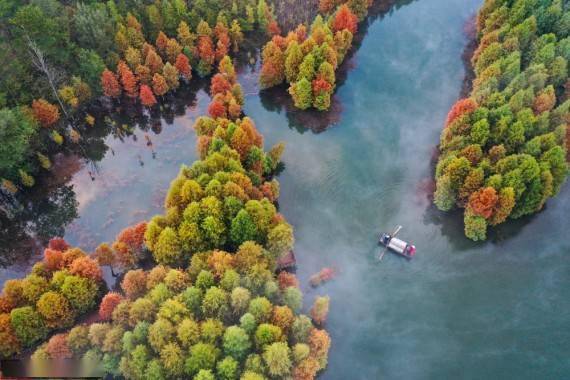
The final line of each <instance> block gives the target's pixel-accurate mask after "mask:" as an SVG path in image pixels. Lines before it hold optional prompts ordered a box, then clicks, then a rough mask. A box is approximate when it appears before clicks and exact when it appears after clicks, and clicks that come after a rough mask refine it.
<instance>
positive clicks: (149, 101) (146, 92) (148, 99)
mask: <svg viewBox="0 0 570 380" xmlns="http://www.w3.org/2000/svg"><path fill="white" fill-rule="evenodd" d="M139 97H140V100H141V103H142V105H143V106H146V107H152V106H154V105H155V104H156V98H155V97H154V94H153V93H152V89H151V88H150V87H149V86H147V85H146V84H143V85H141V89H140V95H139Z"/></svg>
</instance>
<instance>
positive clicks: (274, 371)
mask: <svg viewBox="0 0 570 380" xmlns="http://www.w3.org/2000/svg"><path fill="white" fill-rule="evenodd" d="M263 360H264V361H265V365H266V366H267V370H268V372H269V374H270V375H271V376H287V375H289V374H290V373H291V366H292V363H291V350H290V349H289V346H287V343H285V342H276V343H273V344H271V345H269V346H266V347H265V350H264V351H263Z"/></svg>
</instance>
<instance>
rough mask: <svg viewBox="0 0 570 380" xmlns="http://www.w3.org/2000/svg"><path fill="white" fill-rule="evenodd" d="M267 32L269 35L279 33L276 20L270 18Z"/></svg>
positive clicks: (279, 29)
mask: <svg viewBox="0 0 570 380" xmlns="http://www.w3.org/2000/svg"><path fill="white" fill-rule="evenodd" d="M267 33H269V35H270V36H276V35H279V34H281V28H280V27H279V24H277V21H275V20H271V21H270V22H269V24H267Z"/></svg>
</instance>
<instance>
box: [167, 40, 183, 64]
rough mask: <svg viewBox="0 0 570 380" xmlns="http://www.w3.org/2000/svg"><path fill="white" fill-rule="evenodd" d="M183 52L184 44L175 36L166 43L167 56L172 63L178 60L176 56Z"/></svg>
mask: <svg viewBox="0 0 570 380" xmlns="http://www.w3.org/2000/svg"><path fill="white" fill-rule="evenodd" d="M180 54H182V46H180V44H179V43H178V41H176V40H175V39H174V38H171V39H169V40H168V42H167V43H166V57H167V58H168V61H169V62H170V63H172V64H174V62H176V57H178V55H180Z"/></svg>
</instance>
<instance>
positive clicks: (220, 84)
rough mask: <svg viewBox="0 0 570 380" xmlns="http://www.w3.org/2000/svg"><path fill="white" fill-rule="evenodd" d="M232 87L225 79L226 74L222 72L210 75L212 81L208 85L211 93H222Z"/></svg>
mask: <svg viewBox="0 0 570 380" xmlns="http://www.w3.org/2000/svg"><path fill="white" fill-rule="evenodd" d="M231 89H232V84H231V83H230V81H229V80H228V79H227V76H225V75H223V74H220V73H218V74H216V75H214V76H213V77H212V82H211V85H210V92H211V93H212V95H216V94H224V93H226V92H228V91H230V90H231Z"/></svg>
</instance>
